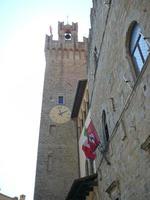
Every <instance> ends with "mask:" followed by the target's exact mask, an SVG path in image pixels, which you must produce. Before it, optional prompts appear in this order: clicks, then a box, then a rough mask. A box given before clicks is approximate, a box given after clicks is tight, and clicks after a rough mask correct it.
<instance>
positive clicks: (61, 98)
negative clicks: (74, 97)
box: [58, 96, 64, 104]
mask: <svg viewBox="0 0 150 200" xmlns="http://www.w3.org/2000/svg"><path fill="white" fill-rule="evenodd" d="M58 104H64V97H63V96H58Z"/></svg>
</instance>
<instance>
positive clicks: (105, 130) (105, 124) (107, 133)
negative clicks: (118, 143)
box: [102, 110, 109, 146]
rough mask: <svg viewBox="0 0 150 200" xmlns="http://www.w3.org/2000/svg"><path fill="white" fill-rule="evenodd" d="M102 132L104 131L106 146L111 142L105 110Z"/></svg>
mask: <svg viewBox="0 0 150 200" xmlns="http://www.w3.org/2000/svg"><path fill="white" fill-rule="evenodd" d="M102 131H103V140H104V145H105V146H106V145H107V143H108V141H109V132H108V126H107V121H106V112H105V110H103V112H102Z"/></svg>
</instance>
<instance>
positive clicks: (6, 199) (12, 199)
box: [0, 193, 25, 200]
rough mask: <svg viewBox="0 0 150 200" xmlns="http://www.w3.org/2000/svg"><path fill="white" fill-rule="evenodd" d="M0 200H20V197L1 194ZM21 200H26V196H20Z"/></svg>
mask: <svg viewBox="0 0 150 200" xmlns="http://www.w3.org/2000/svg"><path fill="white" fill-rule="evenodd" d="M0 200H18V197H9V196H7V195H5V194H2V193H0ZM19 200H25V195H24V194H22V195H20V198H19Z"/></svg>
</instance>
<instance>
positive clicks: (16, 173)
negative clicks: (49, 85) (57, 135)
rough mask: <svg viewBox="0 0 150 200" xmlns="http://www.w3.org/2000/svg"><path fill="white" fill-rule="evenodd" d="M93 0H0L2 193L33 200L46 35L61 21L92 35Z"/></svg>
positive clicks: (80, 32)
mask: <svg viewBox="0 0 150 200" xmlns="http://www.w3.org/2000/svg"><path fill="white" fill-rule="evenodd" d="M91 7H92V0H76V1H70V0H54V1H52V0H1V1H0V91H1V98H0V110H1V112H0V121H1V123H0V192H1V193H4V194H6V195H9V196H12V197H14V196H19V195H20V194H25V195H26V199H27V200H29V199H30V200H32V197H33V190H34V179H35V167H36V156H37V144H38V135H39V125H40V112H41V103H42V89H43V81H44V71H45V58H44V41H45V34H48V33H49V25H51V26H52V29H53V34H54V39H56V38H57V24H58V21H64V22H67V16H69V19H68V21H69V22H70V23H72V21H73V22H78V23H79V39H80V40H82V37H83V36H88V30H89V27H90V17H89V14H90V8H91Z"/></svg>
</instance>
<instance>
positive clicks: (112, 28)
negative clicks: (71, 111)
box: [88, 0, 150, 200]
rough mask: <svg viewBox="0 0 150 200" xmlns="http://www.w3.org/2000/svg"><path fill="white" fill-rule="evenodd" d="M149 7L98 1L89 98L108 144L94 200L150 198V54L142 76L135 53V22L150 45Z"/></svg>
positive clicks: (137, 2)
mask: <svg viewBox="0 0 150 200" xmlns="http://www.w3.org/2000/svg"><path fill="white" fill-rule="evenodd" d="M149 10H150V1H147V0H143V1H140V0H132V1H129V0H121V1H120V0H112V1H111V0H108V1H107V0H93V8H92V9H91V30H90V35H89V40H90V44H89V60H88V87H89V98H90V104H91V113H92V119H93V120H94V124H95V126H96V129H97V131H98V132H99V135H100V139H101V145H102V147H105V146H107V148H106V149H105V151H104V152H102V153H100V152H98V151H97V159H96V168H97V173H98V176H99V178H98V181H99V184H98V189H97V195H98V197H97V198H96V197H93V199H95V198H96V199H99V200H104V199H105V200H109V199H112V200H120V199H121V200H127V199H128V200H137V199H138V200H147V199H149V198H150V154H149V149H150V137H149V136H150V56H148V57H147V60H146V62H145V63H144V65H143V67H142V69H141V71H140V72H139V73H138V74H137V73H136V71H135V65H134V63H133V60H132V55H131V54H130V51H129V45H130V39H131V27H132V25H133V23H135V22H137V23H138V24H139V25H140V27H141V30H142V34H143V35H144V36H145V39H144V40H145V41H146V42H147V45H149V44H150V32H149V30H150V23H149V18H150V12H149ZM149 47H150V46H149ZM106 125H107V132H108V134H109V139H108V141H107V144H106V138H105V135H104V134H105V132H106ZM104 154H105V157H104ZM105 158H107V160H108V161H109V162H110V164H109V162H108V161H107V160H106V159H105Z"/></svg>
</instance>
